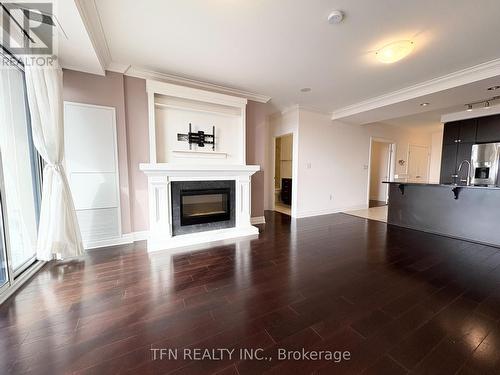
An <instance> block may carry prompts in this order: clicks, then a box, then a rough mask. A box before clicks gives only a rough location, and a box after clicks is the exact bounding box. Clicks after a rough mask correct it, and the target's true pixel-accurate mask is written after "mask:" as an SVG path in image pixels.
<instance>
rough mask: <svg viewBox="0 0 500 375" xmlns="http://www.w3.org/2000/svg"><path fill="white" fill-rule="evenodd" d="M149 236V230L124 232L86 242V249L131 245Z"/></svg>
mask: <svg viewBox="0 0 500 375" xmlns="http://www.w3.org/2000/svg"><path fill="white" fill-rule="evenodd" d="M148 236H149V231H147V230H143V231H138V232H130V233H124V234H123V235H122V236H121V237H116V238H111V239H106V240H102V241H92V242H89V243H87V244H86V246H85V250H97V249H102V248H104V247H110V246H118V245H130V244H133V243H134V242H139V241H146V240H147V239H148Z"/></svg>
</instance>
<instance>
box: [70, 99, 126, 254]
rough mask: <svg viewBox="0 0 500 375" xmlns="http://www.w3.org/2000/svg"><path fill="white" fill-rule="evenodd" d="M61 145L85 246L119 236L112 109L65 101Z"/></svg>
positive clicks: (116, 163)
mask: <svg viewBox="0 0 500 375" xmlns="http://www.w3.org/2000/svg"><path fill="white" fill-rule="evenodd" d="M64 146H65V163H66V168H67V173H68V178H69V183H70V187H71V193H72V195H73V199H74V202H75V209H76V214H77V217H78V223H79V224H80V230H81V232H82V240H83V243H84V245H85V247H86V248H90V247H97V246H100V245H105V244H106V241H107V240H111V239H116V238H119V237H121V214H120V194H119V192H120V190H119V176H118V151H117V150H118V149H117V141H116V116H115V109H114V108H111V107H101V106H94V105H87V104H80V103H71V102H65V103H64Z"/></svg>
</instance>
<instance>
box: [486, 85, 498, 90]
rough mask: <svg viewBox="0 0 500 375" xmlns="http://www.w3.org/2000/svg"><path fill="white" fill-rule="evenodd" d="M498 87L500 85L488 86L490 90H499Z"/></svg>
mask: <svg viewBox="0 0 500 375" xmlns="http://www.w3.org/2000/svg"><path fill="white" fill-rule="evenodd" d="M498 89H500V86H491V87H488V88H487V90H488V91H495V90H498Z"/></svg>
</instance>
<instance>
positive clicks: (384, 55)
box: [375, 40, 415, 64]
mask: <svg viewBox="0 0 500 375" xmlns="http://www.w3.org/2000/svg"><path fill="white" fill-rule="evenodd" d="M414 47H415V43H413V42H412V41H411V40H398V41H397V42H393V43H390V44H388V45H386V46H384V47H382V48H380V49H379V50H378V51H376V52H375V55H376V56H377V59H378V60H379V61H380V62H382V63H384V64H392V63H395V62H396V61H399V60H401V59H404V58H405V57H406V56H408V55H409V54H410V53H411V51H413V48H414Z"/></svg>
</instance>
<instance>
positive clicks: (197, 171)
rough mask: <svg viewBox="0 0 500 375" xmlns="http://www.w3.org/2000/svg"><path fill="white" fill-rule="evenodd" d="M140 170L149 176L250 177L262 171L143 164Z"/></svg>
mask: <svg viewBox="0 0 500 375" xmlns="http://www.w3.org/2000/svg"><path fill="white" fill-rule="evenodd" d="M139 169H140V170H141V171H143V172H144V173H145V174H146V175H148V176H158V175H167V176H172V177H174V176H175V177H183V176H186V177H187V176H214V175H217V176H250V175H252V174H254V173H255V172H258V171H259V170H260V165H230V164H224V165H193V164H186V165H183V164H172V163H142V164H140V165H139Z"/></svg>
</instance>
